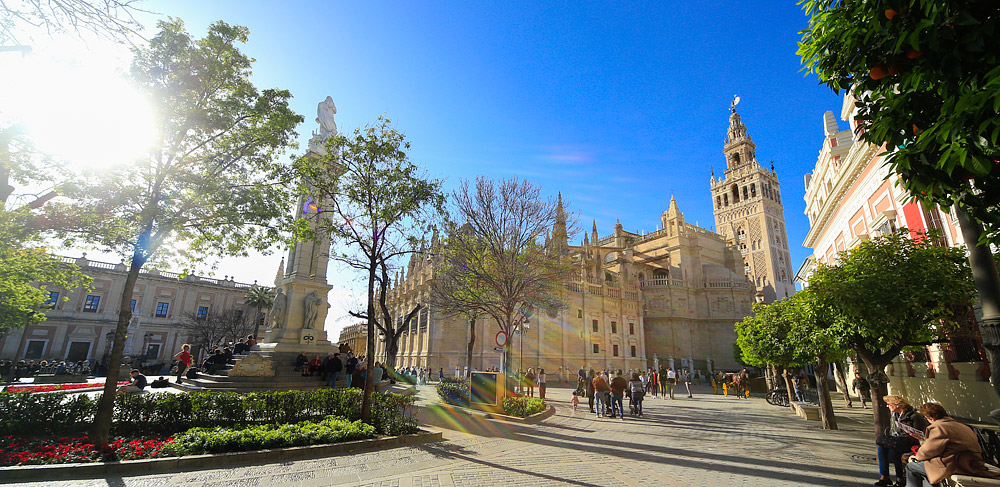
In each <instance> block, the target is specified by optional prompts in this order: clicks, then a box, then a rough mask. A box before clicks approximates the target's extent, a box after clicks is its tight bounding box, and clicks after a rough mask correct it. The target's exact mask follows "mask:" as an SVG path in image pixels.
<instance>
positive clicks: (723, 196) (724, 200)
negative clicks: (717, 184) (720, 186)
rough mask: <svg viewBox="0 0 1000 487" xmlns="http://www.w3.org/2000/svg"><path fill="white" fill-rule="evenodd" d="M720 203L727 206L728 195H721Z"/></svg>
mask: <svg viewBox="0 0 1000 487" xmlns="http://www.w3.org/2000/svg"><path fill="white" fill-rule="evenodd" d="M722 203H723V204H724V205H725V206H729V194H724V195H722Z"/></svg>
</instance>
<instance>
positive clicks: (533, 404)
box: [503, 397, 545, 418]
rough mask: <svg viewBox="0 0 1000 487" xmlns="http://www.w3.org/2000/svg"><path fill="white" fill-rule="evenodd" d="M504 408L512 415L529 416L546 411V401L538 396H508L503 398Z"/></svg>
mask: <svg viewBox="0 0 1000 487" xmlns="http://www.w3.org/2000/svg"><path fill="white" fill-rule="evenodd" d="M503 410H504V411H506V412H507V414H509V415H511V416H517V417H519V418H527V417H528V416H531V415H532V414H537V413H540V412H542V411H545V401H543V400H541V399H539V398H537V397H506V398H504V400H503Z"/></svg>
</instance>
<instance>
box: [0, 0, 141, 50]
mask: <svg viewBox="0 0 1000 487" xmlns="http://www.w3.org/2000/svg"><path fill="white" fill-rule="evenodd" d="M139 2H140V0H0V50H5V51H22V52H23V51H27V50H29V49H30V48H28V47H26V46H25V45H24V43H23V42H21V41H22V37H23V36H28V37H29V38H30V35H31V31H32V30H39V31H44V32H45V33H46V34H47V35H53V34H62V33H68V34H73V35H76V36H77V37H80V36H81V35H82V34H84V33H92V34H96V35H98V36H100V37H104V38H108V39H113V40H115V41H119V42H128V41H130V40H131V39H132V38H133V37H135V36H137V35H138V32H139V31H140V30H142V23H141V22H139V21H138V20H137V19H136V18H135V15H136V14H137V13H140V12H142V13H145V12H148V11H146V10H143V9H141V8H139V7H138V6H137V5H136V4H138V3H139Z"/></svg>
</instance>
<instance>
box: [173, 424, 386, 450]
mask: <svg viewBox="0 0 1000 487" xmlns="http://www.w3.org/2000/svg"><path fill="white" fill-rule="evenodd" d="M374 436H375V428H374V427H373V426H371V425H367V424H364V423H362V422H361V421H348V420H345V419H341V418H338V417H336V416H327V417H326V418H324V419H323V420H322V421H319V422H313V421H302V422H299V423H295V424H281V425H274V424H259V425H253V426H247V427H245V428H223V427H221V426H217V427H215V428H191V429H189V430H187V431H185V432H183V433H180V434H178V435H176V436H174V440H173V441H171V442H169V443H165V444H164V445H163V448H162V449H161V450H160V451H161V455H160V456H180V455H196V454H201V453H224V452H233V451H249V450H262V449H268V448H285V447H290V446H305V445H323V444H328V443H339V442H343V441H351V440H361V439H366V438H372V437H374Z"/></svg>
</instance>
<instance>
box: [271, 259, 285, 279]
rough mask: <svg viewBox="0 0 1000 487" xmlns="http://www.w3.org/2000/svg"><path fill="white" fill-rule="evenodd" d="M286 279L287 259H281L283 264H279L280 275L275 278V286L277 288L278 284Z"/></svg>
mask: <svg viewBox="0 0 1000 487" xmlns="http://www.w3.org/2000/svg"><path fill="white" fill-rule="evenodd" d="M284 278H285V258H284V257H282V258H281V262H280V263H278V274H277V275H275V276H274V285H275V286H277V285H278V282H280V281H281V280H282V279H284Z"/></svg>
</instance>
